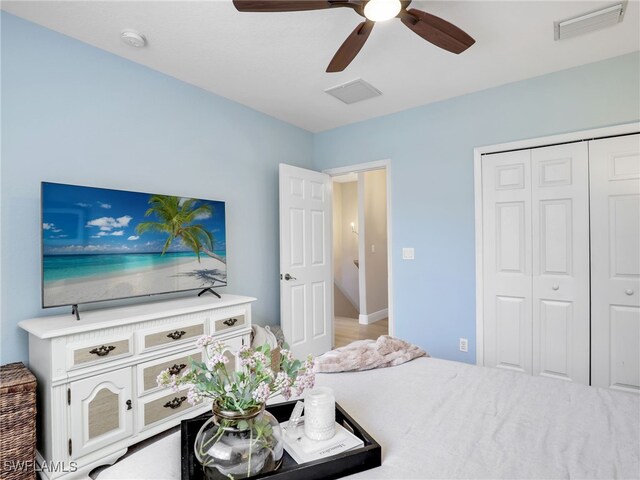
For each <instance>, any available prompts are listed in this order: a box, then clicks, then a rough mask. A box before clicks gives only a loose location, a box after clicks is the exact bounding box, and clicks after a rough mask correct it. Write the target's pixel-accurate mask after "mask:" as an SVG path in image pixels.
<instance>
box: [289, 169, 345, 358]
mask: <svg viewBox="0 0 640 480" xmlns="http://www.w3.org/2000/svg"><path fill="white" fill-rule="evenodd" d="M331 198H332V191H331V180H330V177H329V175H326V174H324V173H320V172H315V171H312V170H306V169H303V168H298V167H293V166H291V165H284V164H280V274H281V275H280V276H281V279H280V316H281V324H282V330H283V332H284V336H285V339H286V341H287V343H288V344H289V347H290V349H291V351H292V353H293V354H294V356H295V357H296V358H299V359H303V358H305V357H306V356H307V355H308V354H311V355H314V356H315V355H320V354H322V353H324V352H326V351H328V350H331V348H332V344H333V279H332V268H331V262H332V254H331V248H332V236H331V228H332V210H331V208H332V205H331Z"/></svg>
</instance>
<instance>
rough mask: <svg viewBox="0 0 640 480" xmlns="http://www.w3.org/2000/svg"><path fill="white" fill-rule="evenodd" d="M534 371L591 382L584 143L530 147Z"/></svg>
mask: <svg viewBox="0 0 640 480" xmlns="http://www.w3.org/2000/svg"><path fill="white" fill-rule="evenodd" d="M531 196H532V201H531V213H532V238H533V249H532V250H533V252H532V253H533V259H532V260H533V297H532V307H533V374H534V375H542V376H545V377H552V378H558V379H562V380H568V381H573V382H578V383H582V384H585V385H588V384H589V165H588V147H587V144H586V143H585V142H579V143H570V144H567V145H556V146H551V147H544V148H535V149H532V150H531Z"/></svg>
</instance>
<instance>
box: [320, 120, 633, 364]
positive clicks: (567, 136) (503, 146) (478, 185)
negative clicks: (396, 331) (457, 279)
mask: <svg viewBox="0 0 640 480" xmlns="http://www.w3.org/2000/svg"><path fill="white" fill-rule="evenodd" d="M638 132H640V122H632V123H624V124H620V125H614V126H611V127H603V128H595V129H590V130H580V131H577V132H570V133H562V134H559V135H550V136H547V137H539V138H530V139H525V140H518V141H515V142H507V143H499V144H496V145H486V146H482V147H476V148H474V149H473V179H474V181H473V185H474V202H475V221H476V226H475V232H476V241H475V245H476V364H477V365H484V341H483V334H484V314H483V312H484V304H483V301H482V296H483V294H484V292H483V289H482V271H483V270H482V269H483V265H482V257H483V254H484V252H483V245H482V165H481V163H482V155H484V154H488V153H499V152H506V151H509V150H519V149H524V148H536V147H544V146H547V145H554V144H560V143H567V142H578V141H581V140H594V139H597V138H604V137H612V136H616V135H625V134H630V133H638ZM350 171H353V170H348V169H347V170H346V172H344V173H348V172H350ZM327 173H329V172H327ZM387 173H388V172H387ZM329 175H331V174H330V173H329ZM388 178H389V177H388V176H387V184H388V181H389V180H388ZM389 258H391V257H389ZM389 300H390V301H389V306H391V297H390V298H389ZM389 328H391V316H390V317H389Z"/></svg>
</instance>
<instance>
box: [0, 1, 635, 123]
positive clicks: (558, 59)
mask: <svg viewBox="0 0 640 480" xmlns="http://www.w3.org/2000/svg"><path fill="white" fill-rule="evenodd" d="M611 3H612V2H611V1H550V2H541V1H527V2H516V1H498V2H495V1H454V0H448V1H414V2H413V3H412V4H411V7H412V8H418V9H421V10H425V11H428V12H430V13H432V14H435V15H437V16H440V17H442V18H444V19H446V20H448V21H450V22H452V23H454V24H456V25H458V26H459V27H460V28H462V29H463V30H465V31H466V32H467V33H469V34H470V35H471V36H472V37H474V38H475V39H476V44H475V45H473V46H472V47H471V48H470V49H469V50H467V51H466V52H464V53H462V54H461V55H454V54H451V53H448V52H445V51H443V50H441V49H439V48H437V47H435V46H433V45H431V44H430V43H428V42H426V41H425V40H423V39H422V38H420V37H418V36H417V35H416V34H414V33H413V32H411V31H410V30H409V29H408V28H407V27H405V26H404V25H403V24H402V23H401V22H400V21H399V20H398V19H392V20H390V21H388V22H383V23H379V24H377V25H376V26H375V28H374V29H373V32H372V33H371V36H370V37H369V40H368V42H367V43H366V44H365V46H364V48H363V49H362V51H361V52H360V54H359V55H358V56H357V57H356V59H355V60H354V61H353V62H352V63H351V65H350V66H349V67H347V69H346V70H345V71H344V72H341V73H333V74H328V73H325V68H326V66H327V64H328V63H329V61H330V60H331V58H332V57H333V54H334V53H335V51H336V49H337V48H338V47H339V46H340V45H341V44H342V42H343V41H344V39H345V38H346V37H347V36H348V35H349V33H351V31H352V30H353V29H354V28H355V27H356V25H357V24H358V23H359V22H360V21H361V17H359V16H358V15H357V14H356V13H355V12H353V11H351V10H350V9H346V8H336V9H331V10H322V11H310V12H291V13H239V12H237V11H236V10H235V8H234V6H233V4H232V3H231V0H218V1H186V0H180V1H155V0H146V1H95V0H84V1H3V2H2V8H3V10H6V11H7V12H9V13H12V14H15V15H18V16H20V17H22V18H25V19H27V20H30V21H32V22H35V23H38V24H40V25H43V26H45V27H48V28H50V29H52V30H55V31H58V32H61V33H64V34H66V35H69V36H70V37H73V38H76V39H78V40H81V41H83V42H86V43H88V44H90V45H94V46H96V47H98V48H102V49H104V50H107V51H109V52H112V53H114V54H116V55H119V56H121V57H124V58H127V59H129V60H132V61H134V62H138V63H141V64H143V65H146V66H148V67H150V68H153V69H155V70H158V71H160V72H164V73H166V74H168V75H171V76H173V77H176V78H178V79H180V80H183V81H185V82H188V83H191V84H193V85H197V86H198V87H201V88H203V89H205V90H209V91H211V92H214V93H216V94H218V95H222V96H224V97H227V98H230V99H232V100H235V101H237V102H240V103H242V104H244V105H248V106H250V107H252V108H254V109H256V110H259V111H261V112H264V113H267V114H269V115H272V116H274V117H276V118H279V119H282V120H284V121H286V122H289V123H292V124H294V125H298V126H300V127H302V128H305V129H307V130H310V131H312V132H318V131H322V130H327V129H330V128H334V127H338V126H341V125H345V124H349V123H353V122H356V121H360V120H365V119H369V118H373V117H377V116H380V115H385V114H389V113H392V112H397V111H400V110H404V109H407V108H411V107H415V106H418V105H423V104H426V103H431V102H435V101H438V100H443V99H446V98H451V97H454V96H458V95H462V94H465V93H470V92H474V91H478V90H483V89H486V88H490V87H494V86H497V85H502V84H505V83H509V82H513V81H517V80H521V79H525V78H529V77H533V76H537V75H542V74H545V73H550V72H553V71H557V70H563V69H566V68H570V67H573V66H577V65H582V64H585V63H591V62H595V61H598V60H602V59H605V58H609V57H614V56H618V55H622V54H625V53H629V52H632V51H635V50H638V49H640V9H639V6H640V3H639V0H630V1H629V5H628V10H627V13H626V15H625V19H624V21H623V22H622V23H621V24H618V25H616V26H613V27H609V28H607V29H605V30H601V31H598V32H594V33H590V34H587V35H584V36H580V37H575V38H572V39H568V40H564V41H561V42H556V41H554V39H553V22H554V21H555V20H563V19H565V18H567V17H571V16H574V15H578V14H582V13H586V12H589V11H591V10H594V9H597V8H599V7H601V6H604V5H611ZM124 29H135V30H138V31H140V32H142V33H144V35H145V36H146V37H147V39H148V42H149V43H148V46H147V47H145V48H143V49H135V48H133V47H129V46H127V45H125V44H124V43H122V42H121V40H120V32H121V31H122V30H124ZM359 77H361V78H363V79H365V80H366V81H368V82H369V83H371V84H372V85H374V86H375V87H376V88H378V89H379V90H381V91H382V93H383V95H382V96H381V97H377V98H373V99H370V100H366V101H364V102H362V103H357V104H353V105H345V104H343V103H342V102H340V101H338V100H336V99H335V98H332V97H330V96H329V95H327V94H326V93H324V90H325V89H327V88H329V87H332V86H335V85H338V84H341V83H344V82H347V81H350V80H353V79H356V78H359Z"/></svg>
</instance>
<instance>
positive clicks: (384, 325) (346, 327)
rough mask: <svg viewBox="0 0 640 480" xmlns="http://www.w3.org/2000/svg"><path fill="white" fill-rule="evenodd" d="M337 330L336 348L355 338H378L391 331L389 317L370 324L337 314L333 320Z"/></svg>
mask: <svg viewBox="0 0 640 480" xmlns="http://www.w3.org/2000/svg"><path fill="white" fill-rule="evenodd" d="M333 326H334V330H335V345H334V348H338V347H343V346H345V345H347V344H349V343H351V342H353V341H354V340H364V339H367V338H371V339H373V340H375V339H377V338H378V337H379V336H380V335H386V334H387V332H388V331H389V319H388V318H385V319H383V320H380V321H378V322H375V323H371V324H369V325H361V324H360V323H358V319H357V318H349V317H340V316H336V317H335V319H334V322H333Z"/></svg>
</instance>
